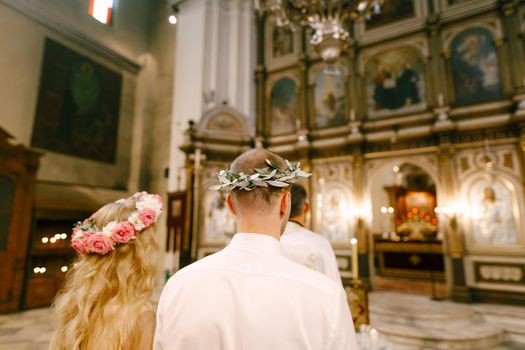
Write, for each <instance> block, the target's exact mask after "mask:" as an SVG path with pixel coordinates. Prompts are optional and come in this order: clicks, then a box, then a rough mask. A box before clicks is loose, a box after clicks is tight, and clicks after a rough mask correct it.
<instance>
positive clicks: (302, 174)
mask: <svg viewBox="0 0 525 350" xmlns="http://www.w3.org/2000/svg"><path fill="white" fill-rule="evenodd" d="M311 175H312V174H310V173H307V172H305V171H302V170H299V172H298V173H297V176H300V177H309V176H311Z"/></svg>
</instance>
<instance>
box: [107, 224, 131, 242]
mask: <svg viewBox="0 0 525 350" xmlns="http://www.w3.org/2000/svg"><path fill="white" fill-rule="evenodd" d="M134 236H135V227H133V225H132V224H131V223H129V222H127V221H124V222H121V223H119V224H118V225H117V227H115V229H114V230H113V234H112V237H113V239H114V240H115V242H118V243H128V242H129V240H130V239H131V238H132V237H134Z"/></svg>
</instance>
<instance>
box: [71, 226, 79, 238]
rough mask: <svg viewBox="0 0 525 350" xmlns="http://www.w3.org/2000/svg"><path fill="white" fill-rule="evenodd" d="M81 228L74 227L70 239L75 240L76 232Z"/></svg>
mask: <svg viewBox="0 0 525 350" xmlns="http://www.w3.org/2000/svg"><path fill="white" fill-rule="evenodd" d="M80 230H81V228H80V227H79V226H76V227H75V228H74V229H73V232H72V233H71V238H72V239H73V238H75V236H76V235H77V232H78V231H80Z"/></svg>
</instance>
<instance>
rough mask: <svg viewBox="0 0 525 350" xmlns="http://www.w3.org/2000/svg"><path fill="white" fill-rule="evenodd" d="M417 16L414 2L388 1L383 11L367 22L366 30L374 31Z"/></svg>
mask: <svg viewBox="0 0 525 350" xmlns="http://www.w3.org/2000/svg"><path fill="white" fill-rule="evenodd" d="M414 16H415V7H414V0H388V1H385V2H384V3H383V5H382V6H381V11H380V12H379V13H377V14H374V15H372V16H371V17H370V18H369V19H367V20H366V22H365V25H366V29H367V30H370V29H374V28H378V27H381V26H384V25H387V24H391V23H395V22H398V21H401V20H404V19H407V18H411V17H414Z"/></svg>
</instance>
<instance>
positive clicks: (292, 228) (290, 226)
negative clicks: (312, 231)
mask: <svg viewBox="0 0 525 350" xmlns="http://www.w3.org/2000/svg"><path fill="white" fill-rule="evenodd" d="M304 229H305V228H304V227H303V226H301V225H299V224H298V223H296V222H293V221H288V223H287V224H286V229H285V230H284V233H283V236H284V235H289V234H291V233H293V232H297V231H303V230H304Z"/></svg>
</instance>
